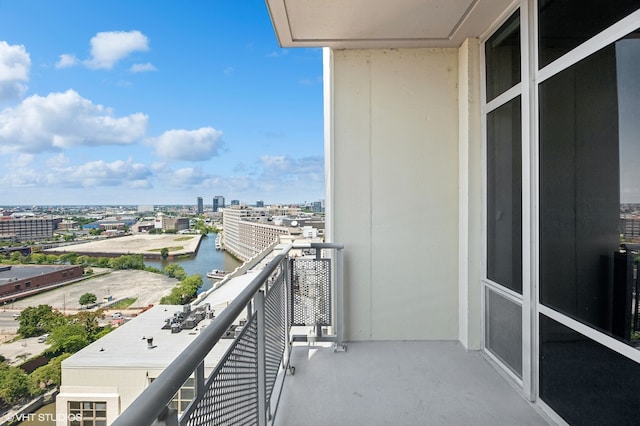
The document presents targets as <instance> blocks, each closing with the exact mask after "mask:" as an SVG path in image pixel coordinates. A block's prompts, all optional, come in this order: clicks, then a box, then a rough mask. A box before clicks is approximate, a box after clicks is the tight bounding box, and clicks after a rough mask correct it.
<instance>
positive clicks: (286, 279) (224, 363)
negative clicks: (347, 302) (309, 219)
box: [113, 243, 345, 426]
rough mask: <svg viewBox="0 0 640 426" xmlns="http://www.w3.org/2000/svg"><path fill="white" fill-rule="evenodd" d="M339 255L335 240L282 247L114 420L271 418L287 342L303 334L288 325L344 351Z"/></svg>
mask: <svg viewBox="0 0 640 426" xmlns="http://www.w3.org/2000/svg"><path fill="white" fill-rule="evenodd" d="M292 249H302V250H303V253H304V252H315V257H309V256H302V257H293V256H290V252H291V250H292ZM327 254H329V255H330V256H327V257H324V256H326V255H327ZM323 255H324V256H323ZM342 260H343V246H342V245H341V244H332V243H311V244H306V245H294V246H291V245H289V246H286V247H285V249H284V250H282V251H281V252H280V254H278V255H277V256H275V257H274V259H273V260H272V261H271V262H269V264H268V265H267V266H266V267H265V268H264V269H262V270H261V271H260V272H259V273H258V275H257V276H256V277H255V278H254V279H253V280H252V281H251V283H250V284H249V285H248V286H247V287H246V288H245V289H244V290H243V291H242V292H241V293H240V294H239V295H238V296H237V297H236V299H235V300H234V301H233V302H232V303H231V304H230V305H229V306H228V307H226V308H225V309H224V310H223V311H222V313H221V314H220V315H218V316H217V317H216V318H215V319H214V320H213V321H212V322H211V324H210V325H208V326H207V327H206V328H205V329H204V330H203V331H202V332H201V334H200V335H199V336H198V337H197V338H196V339H195V340H194V341H193V342H192V343H191V344H190V345H189V346H188V347H187V348H186V349H185V350H184V352H182V353H181V354H180V355H179V356H178V357H177V358H176V359H175V360H174V361H173V362H172V363H171V364H170V365H169V366H168V367H167V368H166V369H165V370H164V371H163V372H162V374H160V375H159V376H158V377H157V378H156V379H155V380H154V381H153V382H152V383H151V384H150V385H149V387H148V388H147V389H145V390H144V392H143V393H142V394H140V396H139V397H138V398H137V399H136V400H135V401H134V402H133V403H132V404H131V405H130V406H129V407H127V409H126V410H125V411H124V412H123V413H122V414H121V415H120V416H119V417H118V418H117V419H116V420H115V422H114V423H113V424H114V425H116V426H131V425H152V424H153V425H172V426H173V425H176V426H177V425H189V426H192V425H228V424H257V425H266V424H269V422H270V421H271V420H272V419H273V418H274V416H275V414H276V411H277V403H278V400H279V396H280V391H281V389H282V384H283V382H284V377H285V376H286V372H287V371H290V372H294V371H295V370H294V368H293V367H292V366H290V365H289V354H290V348H291V343H292V341H293V340H300V339H302V338H303V337H302V336H292V335H291V328H292V326H298V325H304V326H314V327H315V329H316V336H314V339H316V340H323V341H332V342H334V344H335V348H336V349H340V350H342V349H345V347H344V345H343V341H342ZM332 265H334V268H333V269H332ZM243 312H246V321H243V326H242V328H241V329H240V332H239V333H236V337H235V339H234V340H233V343H232V344H231V345H230V346H229V348H228V350H227V351H226V353H225V355H224V356H223V358H222V359H221V360H220V362H219V363H218V365H217V366H216V367H215V368H214V369H213V370H212V371H211V372H210V373H209V374H208V375H207V374H205V363H204V359H205V357H206V356H207V354H208V353H209V352H210V351H211V349H212V348H213V347H214V346H215V345H216V344H217V343H218V342H219V341H220V339H221V338H222V336H223V335H225V333H226V332H227V331H228V330H229V329H230V327H231V326H232V325H233V324H234V322H237V320H238V318H239V316H240V315H241V314H242V313H243ZM192 377H194V378H195V380H194V381H195V392H194V394H195V396H194V398H193V399H192V401H191V402H190V403H189V404H188V406H187V407H186V409H185V410H184V411H183V412H182V414H180V415H178V412H177V411H176V410H175V409H174V408H170V403H171V401H172V399H173V398H174V396H175V395H176V393H177V392H178V390H179V389H180V388H181V387H182V385H183V384H184V383H185V382H186V381H187V379H189V378H192Z"/></svg>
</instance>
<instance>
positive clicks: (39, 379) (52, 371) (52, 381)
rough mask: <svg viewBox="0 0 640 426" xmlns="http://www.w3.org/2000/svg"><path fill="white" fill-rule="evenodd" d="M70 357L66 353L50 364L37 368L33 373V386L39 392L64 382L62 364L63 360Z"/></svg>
mask: <svg viewBox="0 0 640 426" xmlns="http://www.w3.org/2000/svg"><path fill="white" fill-rule="evenodd" d="M70 356H71V354H69V353H64V354H62V355H60V356H57V357H55V358H53V359H52V360H51V361H49V363H48V364H46V365H43V366H42V367H38V368H36V369H35V370H34V371H33V372H32V373H31V379H32V380H33V384H34V385H35V386H36V390H37V391H39V390H40V389H41V388H43V387H48V386H52V385H55V386H57V385H59V384H60V383H61V382H62V380H61V377H62V366H61V363H62V361H63V360H65V359H67V358H69V357H70ZM34 393H35V392H34Z"/></svg>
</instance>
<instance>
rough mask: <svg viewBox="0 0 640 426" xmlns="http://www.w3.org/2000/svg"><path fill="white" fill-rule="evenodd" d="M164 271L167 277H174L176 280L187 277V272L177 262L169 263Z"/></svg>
mask: <svg viewBox="0 0 640 426" xmlns="http://www.w3.org/2000/svg"><path fill="white" fill-rule="evenodd" d="M164 273H165V274H166V275H167V276H168V277H169V278H176V279H178V280H183V279H185V278H186V277H187V273H186V272H185V271H184V268H183V267H182V266H180V265H179V264H177V263H170V264H168V265H167V266H165V267H164Z"/></svg>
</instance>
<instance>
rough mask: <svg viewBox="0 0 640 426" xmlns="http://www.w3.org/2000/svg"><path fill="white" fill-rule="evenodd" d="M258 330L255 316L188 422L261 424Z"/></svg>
mask: <svg viewBox="0 0 640 426" xmlns="http://www.w3.org/2000/svg"><path fill="white" fill-rule="evenodd" d="M257 353H258V331H257V318H256V315H253V317H252V318H251V321H249V322H248V323H247V325H246V326H245V328H244V330H243V331H242V333H241V334H240V336H239V337H238V339H237V340H236V341H235V343H234V344H233V345H232V346H231V347H230V348H229V351H228V352H227V354H228V356H227V357H226V359H223V360H221V361H220V364H219V365H218V367H217V368H216V369H215V370H214V371H213V372H212V373H211V375H210V376H209V378H208V379H207V381H206V384H205V387H206V389H207V390H206V391H205V394H204V396H203V397H202V400H200V401H199V402H198V405H197V407H196V408H195V409H194V411H193V412H192V413H191V416H190V417H189V419H188V420H187V421H186V422H181V423H182V424H186V425H189V426H196V425H225V426H226V425H252V424H257V423H258V357H257Z"/></svg>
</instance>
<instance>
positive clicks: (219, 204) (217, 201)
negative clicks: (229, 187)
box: [213, 195, 225, 212]
mask: <svg viewBox="0 0 640 426" xmlns="http://www.w3.org/2000/svg"><path fill="white" fill-rule="evenodd" d="M224 207H225V206H224V197H223V196H222V195H216V196H215V197H213V211H214V212H217V211H218V209H224Z"/></svg>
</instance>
